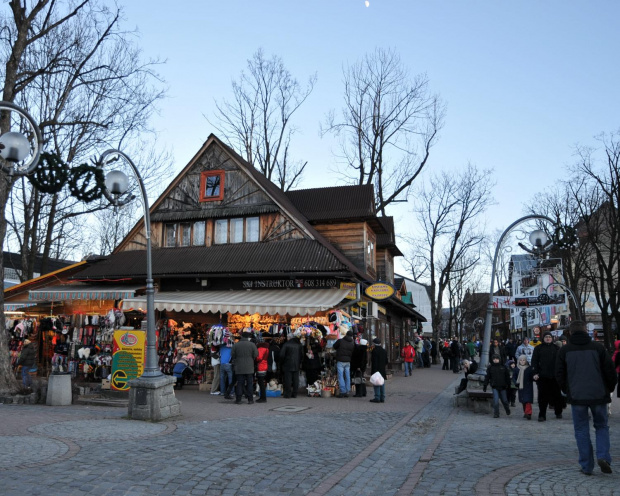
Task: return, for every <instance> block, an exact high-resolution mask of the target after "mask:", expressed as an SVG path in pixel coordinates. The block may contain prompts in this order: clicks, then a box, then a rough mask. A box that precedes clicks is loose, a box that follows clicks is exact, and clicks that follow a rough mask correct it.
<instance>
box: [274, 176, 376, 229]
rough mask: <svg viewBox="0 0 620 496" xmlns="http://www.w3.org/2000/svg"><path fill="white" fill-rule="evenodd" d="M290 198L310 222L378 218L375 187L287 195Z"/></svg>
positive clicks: (351, 187)
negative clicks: (376, 216)
mask: <svg viewBox="0 0 620 496" xmlns="http://www.w3.org/2000/svg"><path fill="white" fill-rule="evenodd" d="M286 196H287V198H288V199H289V200H290V201H291V203H292V204H293V205H295V207H296V208H297V210H299V211H300V212H301V213H302V214H303V215H304V216H305V217H306V218H307V219H308V220H309V221H310V222H317V221H321V220H323V221H327V220H330V221H333V220H338V219H365V218H368V217H375V215H376V213H375V196H374V191H373V186H372V184H364V185H361V186H360V185H355V186H332V187H329V188H311V189H299V190H295V191H287V192H286Z"/></svg>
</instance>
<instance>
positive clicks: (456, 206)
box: [406, 164, 493, 339]
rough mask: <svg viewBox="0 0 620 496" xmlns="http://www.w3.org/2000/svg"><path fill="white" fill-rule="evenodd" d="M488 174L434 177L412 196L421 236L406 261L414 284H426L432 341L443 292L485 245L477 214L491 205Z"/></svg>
mask: <svg viewBox="0 0 620 496" xmlns="http://www.w3.org/2000/svg"><path fill="white" fill-rule="evenodd" d="M492 186H493V182H492V179H491V171H489V170H483V171H480V170H478V169H477V168H476V167H475V166H473V165H471V164H470V165H468V166H467V167H466V168H465V169H463V170H462V171H461V172H459V173H457V174H454V173H450V174H448V173H446V172H443V173H442V174H441V175H435V176H433V177H432V178H431V179H430V181H429V185H428V186H422V187H420V189H419V190H418V191H417V194H416V198H417V201H416V203H415V208H414V214H415V216H416V217H417V220H418V222H419V225H420V230H421V234H419V235H417V236H416V235H412V236H411V237H410V238H409V241H410V246H411V250H410V252H409V254H408V256H407V257H406V262H407V263H408V264H409V266H410V268H411V273H412V276H413V279H414V280H415V281H417V282H426V283H428V284H430V291H429V295H430V299H431V314H432V318H433V337H434V338H435V339H437V338H438V336H439V331H440V329H441V310H442V307H443V298H444V292H445V291H446V290H447V288H448V284H449V283H450V281H451V280H452V279H453V278H458V274H459V273H462V272H467V271H470V270H472V269H473V267H474V266H475V264H476V263H477V261H478V259H479V258H480V250H481V246H482V243H483V241H484V238H485V236H484V232H483V227H482V226H481V215H482V214H483V213H484V212H485V211H486V209H487V208H488V207H489V206H490V205H491V204H492V202H493V200H492V198H491V193H490V191H491V188H492Z"/></svg>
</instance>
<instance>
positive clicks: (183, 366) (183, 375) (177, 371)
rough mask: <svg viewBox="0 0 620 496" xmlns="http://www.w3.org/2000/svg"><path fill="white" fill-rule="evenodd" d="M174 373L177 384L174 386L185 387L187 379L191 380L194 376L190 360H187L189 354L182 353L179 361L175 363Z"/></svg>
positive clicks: (177, 387)
mask: <svg viewBox="0 0 620 496" xmlns="http://www.w3.org/2000/svg"><path fill="white" fill-rule="evenodd" d="M172 375H173V376H174V377H176V380H177V381H176V384H175V385H174V388H176V389H183V386H184V385H185V381H186V380H189V378H190V377H191V376H192V369H191V368H190V366H189V362H188V360H187V355H182V356H181V358H179V360H177V363H175V364H174V368H173V369H172Z"/></svg>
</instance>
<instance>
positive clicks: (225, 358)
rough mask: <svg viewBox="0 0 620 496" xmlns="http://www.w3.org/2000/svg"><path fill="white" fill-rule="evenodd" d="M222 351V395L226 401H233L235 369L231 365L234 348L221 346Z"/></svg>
mask: <svg viewBox="0 0 620 496" xmlns="http://www.w3.org/2000/svg"><path fill="white" fill-rule="evenodd" d="M219 350H220V394H223V395H224V399H226V400H231V399H232V386H233V384H234V377H233V367H232V363H231V353H232V347H229V346H227V345H226V344H221V345H220V347H219Z"/></svg>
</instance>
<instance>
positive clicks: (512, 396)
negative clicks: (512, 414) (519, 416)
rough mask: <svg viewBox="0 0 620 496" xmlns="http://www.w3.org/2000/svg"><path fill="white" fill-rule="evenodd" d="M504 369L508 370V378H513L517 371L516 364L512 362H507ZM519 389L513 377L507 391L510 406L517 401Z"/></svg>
mask: <svg viewBox="0 0 620 496" xmlns="http://www.w3.org/2000/svg"><path fill="white" fill-rule="evenodd" d="M506 367H507V368H508V372H510V377H513V376H514V373H515V370H517V364H516V363H515V361H514V360H507V361H506ZM518 390H519V387H518V386H517V384H516V383H515V380H514V377H513V379H512V381H510V389H509V390H508V400H509V401H510V406H512V407H514V406H515V401H517V391H518Z"/></svg>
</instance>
